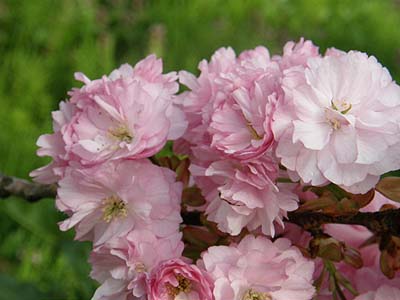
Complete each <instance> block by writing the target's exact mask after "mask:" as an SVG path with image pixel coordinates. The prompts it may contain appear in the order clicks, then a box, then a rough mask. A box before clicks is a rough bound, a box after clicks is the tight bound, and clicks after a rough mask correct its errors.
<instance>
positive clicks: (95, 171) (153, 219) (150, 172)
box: [56, 159, 182, 245]
mask: <svg viewBox="0 0 400 300" xmlns="http://www.w3.org/2000/svg"><path fill="white" fill-rule="evenodd" d="M59 186H60V187H59V189H58V196H57V202H56V203H57V207H58V208H59V209H60V210H61V211H63V212H66V213H67V214H69V215H70V217H69V218H68V219H66V220H65V221H63V222H62V223H61V225H60V228H61V230H68V229H70V228H72V227H75V230H76V238H77V239H79V240H87V239H89V240H92V241H94V243H95V245H99V244H101V243H104V242H106V241H107V240H110V239H111V238H113V237H118V236H122V235H124V234H126V233H127V232H129V231H131V230H132V229H138V228H139V229H140V228H148V229H150V230H151V231H152V232H154V233H155V234H156V236H159V237H165V236H168V235H170V234H172V233H175V232H178V230H179V223H180V222H181V221H182V219H181V216H180V199H181V198H180V197H181V193H182V184H181V183H180V182H175V173H174V172H172V171H171V170H169V169H165V168H161V167H158V166H155V165H153V164H152V163H151V162H150V161H149V160H147V159H142V160H122V161H121V160H118V161H109V162H107V163H103V164H101V165H98V166H94V167H91V168H85V169H79V168H77V169H73V168H72V169H68V171H67V174H66V176H65V177H64V178H63V179H62V180H61V181H60V182H59Z"/></svg>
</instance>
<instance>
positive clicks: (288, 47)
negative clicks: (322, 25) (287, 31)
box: [272, 38, 319, 71]
mask: <svg viewBox="0 0 400 300" xmlns="http://www.w3.org/2000/svg"><path fill="white" fill-rule="evenodd" d="M318 56H319V50H318V47H317V46H315V45H314V44H313V43H312V41H310V40H304V38H301V39H300V41H299V42H298V43H295V42H293V41H289V42H287V43H286V44H285V46H284V47H283V55H282V56H278V55H276V56H273V57H272V59H273V60H275V61H277V62H278V63H279V66H280V68H281V69H282V71H284V70H286V69H289V68H291V67H294V66H306V65H307V61H308V59H309V58H310V57H318Z"/></svg>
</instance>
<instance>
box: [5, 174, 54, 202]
mask: <svg viewBox="0 0 400 300" xmlns="http://www.w3.org/2000/svg"><path fill="white" fill-rule="evenodd" d="M56 193H57V187H56V185H45V184H39V183H34V182H30V181H28V180H24V179H20V178H16V177H12V176H7V175H4V174H2V173H0V198H8V197H10V196H16V197H20V198H23V199H25V200H26V201H28V202H37V201H39V200H41V199H43V198H54V197H55V196H56Z"/></svg>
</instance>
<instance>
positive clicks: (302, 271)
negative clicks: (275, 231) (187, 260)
mask: <svg viewBox="0 0 400 300" xmlns="http://www.w3.org/2000/svg"><path fill="white" fill-rule="evenodd" d="M199 264H200V265H204V267H205V269H206V270H207V272H208V273H209V274H210V275H211V277H212V278H213V280H214V281H215V282H214V285H215V287H214V297H215V300H226V299H229V300H253V299H260V300H287V299H296V300H309V299H311V298H312V297H313V295H314V292H315V289H314V287H313V285H312V275H313V272H314V263H313V262H312V261H309V260H308V259H306V258H304V257H303V255H302V254H301V252H300V251H299V250H298V249H297V248H296V247H294V246H291V244H290V241H289V240H288V239H278V240H276V241H274V242H272V241H271V240H269V239H268V238H266V237H262V236H259V237H257V238H256V237H254V236H251V235H248V236H246V237H245V238H244V239H243V240H242V241H241V242H240V243H239V244H238V245H236V246H235V245H231V246H214V247H210V248H209V249H208V250H207V251H206V252H205V253H203V255H202V261H200V262H199Z"/></svg>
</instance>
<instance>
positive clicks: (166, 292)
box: [148, 259, 214, 300]
mask: <svg viewBox="0 0 400 300" xmlns="http://www.w3.org/2000/svg"><path fill="white" fill-rule="evenodd" d="M212 290H213V285H212V280H211V278H210V277H209V275H208V274H207V273H206V272H205V271H203V270H201V269H200V268H198V267H197V266H195V265H190V264H187V263H186V262H184V261H182V260H181V259H172V260H168V261H165V262H163V263H161V264H160V265H159V266H158V267H157V268H155V269H153V271H152V274H151V277H150V284H149V292H148V299H149V300H213V299H214V297H213V294H212Z"/></svg>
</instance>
